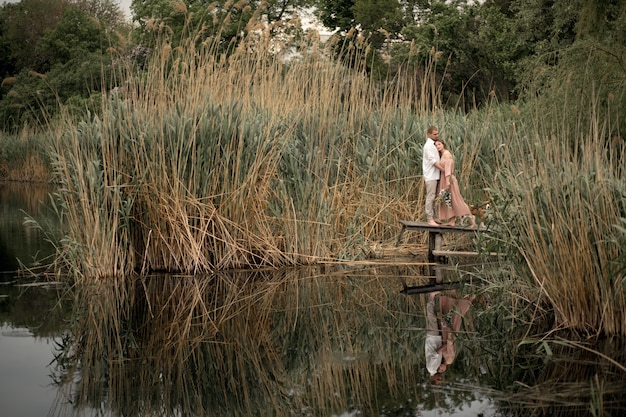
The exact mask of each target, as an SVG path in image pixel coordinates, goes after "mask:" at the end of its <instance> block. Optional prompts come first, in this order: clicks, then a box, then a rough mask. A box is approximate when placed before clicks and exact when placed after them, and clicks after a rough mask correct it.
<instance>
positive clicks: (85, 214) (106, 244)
mask: <svg viewBox="0 0 626 417" xmlns="http://www.w3.org/2000/svg"><path fill="white" fill-rule="evenodd" d="M251 24H252V23H251ZM307 42H308V43H306V44H304V45H302V46H301V47H300V49H299V51H301V54H302V55H301V56H300V57H299V58H296V59H292V60H289V61H287V60H284V59H283V57H282V56H281V55H280V54H276V53H275V52H274V51H276V50H277V49H278V50H280V46H279V45H277V44H276V40H275V39H273V38H270V36H269V29H268V30H267V31H266V32H263V34H262V36H260V37H259V36H257V34H256V33H254V34H251V36H250V37H249V39H247V40H246V41H244V42H243V43H242V44H241V45H239V46H238V47H237V49H236V50H235V51H234V52H233V54H232V55H230V56H224V55H219V54H217V53H216V51H217V47H216V45H217V44H218V43H219V39H218V40H213V41H207V42H206V43H201V44H198V43H196V42H195V39H194V38H190V39H188V41H187V43H186V44H184V47H179V48H174V49H172V48H170V47H169V44H168V43H167V41H165V42H164V43H163V44H162V45H161V47H160V48H158V49H155V55H154V57H153V59H152V60H151V61H150V64H149V68H148V70H147V71H146V72H145V74H142V75H141V76H136V77H135V76H133V75H132V73H131V72H128V73H124V74H122V76H123V77H126V81H127V87H126V88H125V89H123V90H122V91H117V92H115V93H109V94H107V99H106V101H105V102H104V103H103V108H104V109H105V110H104V114H103V116H102V117H101V118H94V119H93V120H90V121H86V122H82V123H80V124H78V125H76V124H75V123H74V122H73V121H72V120H71V119H70V118H69V117H68V118H66V122H67V123H66V124H65V125H64V126H62V127H61V128H59V129H58V131H57V136H58V139H57V140H56V142H55V146H56V152H55V156H56V162H55V170H56V179H57V181H58V182H59V183H60V184H62V187H61V188H60V192H59V206H60V207H63V209H64V211H65V216H67V217H68V220H69V224H70V233H69V235H68V239H67V240H66V241H64V242H63V243H64V247H61V248H60V252H61V256H60V259H61V260H63V261H64V262H62V264H65V265H66V266H67V267H68V269H69V270H70V271H72V272H73V273H74V274H75V275H76V276H80V277H91V278H93V277H105V276H121V275H124V274H126V273H129V272H131V271H138V272H144V273H145V272H147V271H155V270H167V271H182V272H191V273H193V272H203V271H216V270H223V269H227V268H240V267H258V266H280V265H288V264H291V265H293V264H306V263H312V262H316V261H319V260H321V259H329V258H344V259H345V258H355V257H360V256H363V253H365V252H366V249H367V246H368V244H369V241H371V240H381V239H386V238H389V237H390V235H391V234H392V233H393V232H392V231H391V230H390V229H389V224H394V225H395V223H396V220H397V217H398V214H397V213H399V212H402V211H405V212H406V211H407V210H409V211H410V212H409V213H407V214H406V215H407V216H411V217H416V216H417V215H419V213H420V212H419V210H421V209H420V208H418V207H420V204H413V203H412V202H410V200H411V199H414V198H415V196H416V195H418V196H421V190H420V189H419V187H420V185H421V181H420V179H419V176H418V175H419V172H420V169H419V168H418V167H419V162H418V151H419V147H418V146H417V145H416V142H421V139H420V136H421V135H422V134H423V132H424V131H425V129H426V126H427V125H428V124H430V123H434V120H436V119H438V118H439V116H433V117H432V118H431V117H429V120H423V119H419V118H417V116H416V115H415V114H413V113H411V112H410V110H409V108H410V106H408V103H409V102H411V103H414V102H415V101H417V100H418V99H419V98H417V97H406V96H403V95H402V94H399V93H398V92H397V91H394V90H393V89H391V88H393V87H390V90H388V91H383V93H381V92H380V89H379V88H378V87H377V86H375V85H373V84H372V82H371V80H370V79H369V78H368V77H367V75H366V74H365V72H364V70H363V69H362V68H360V67H359V65H354V66H355V67H356V69H354V68H353V69H348V68H346V67H345V66H344V65H342V64H341V62H340V61H336V60H333V59H331V58H330V56H332V54H331V53H330V51H322V50H320V45H319V44H317V43H315V42H314V41H307ZM350 42H361V41H360V40H358V39H350V40H349V41H348V44H347V47H346V48H345V51H346V52H345V53H346V54H349V53H352V51H357V52H355V53H356V54H357V55H354V56H350V57H349V59H350V60H352V61H353V62H355V63H357V64H358V62H360V61H361V60H362V57H361V56H359V55H358V54H359V53H360V52H359V51H361V50H362V49H363V48H350V47H349V44H350ZM334 47H336V45H332V44H331V45H329V46H328V48H334ZM390 85H391V84H390ZM429 97H430V96H429ZM418 198H421V197H418ZM407 201H408V202H409V204H411V205H410V206H407Z"/></svg>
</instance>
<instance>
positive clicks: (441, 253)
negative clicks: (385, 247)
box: [396, 220, 488, 262]
mask: <svg viewBox="0 0 626 417" xmlns="http://www.w3.org/2000/svg"><path fill="white" fill-rule="evenodd" d="M400 224H401V225H402V228H401V229H400V234H398V239H397V241H396V246H398V245H399V244H400V241H401V240H402V236H403V235H404V232H406V231H407V230H416V231H420V232H428V261H429V262H434V261H435V260H436V259H437V258H441V257H447V256H450V255H458V256H477V255H478V252H472V251H448V250H443V249H442V241H443V235H444V233H473V234H476V233H484V232H487V231H488V230H487V229H485V228H476V229H470V228H468V227H460V226H444V225H441V226H431V225H430V224H428V223H426V222H415V221H411V220H400Z"/></svg>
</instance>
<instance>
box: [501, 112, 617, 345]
mask: <svg viewBox="0 0 626 417" xmlns="http://www.w3.org/2000/svg"><path fill="white" fill-rule="evenodd" d="M516 111H517V113H518V116H517V117H513V118H512V119H511V120H510V121H509V122H508V123H503V124H502V127H503V128H504V126H506V124H508V129H507V131H506V132H502V134H501V135H499V136H496V137H494V138H493V139H494V140H492V141H491V143H492V149H493V166H492V167H491V171H492V172H493V183H492V186H491V187H490V192H491V194H492V196H493V198H494V200H495V201H496V205H497V206H498V207H499V210H498V213H497V215H498V216H497V217H498V222H497V223H498V225H499V226H500V227H501V232H502V235H501V237H502V238H503V239H504V240H506V241H507V242H506V243H507V245H508V246H509V247H510V248H511V249H513V250H514V252H515V255H514V256H516V257H517V259H518V260H519V265H525V267H526V268H527V271H528V277H529V278H530V279H531V281H532V282H533V283H534V285H536V286H537V287H538V288H540V290H541V293H542V296H544V297H545V298H546V299H547V300H548V301H549V303H550V305H551V306H552V307H553V308H554V312H555V323H554V325H555V327H557V328H559V327H564V328H574V329H585V330H586V331H588V332H589V333H591V334H624V332H625V331H626V320H625V317H624V302H625V300H624V294H625V292H624V281H623V279H622V278H621V277H620V276H619V275H616V274H615V273H614V268H613V267H612V266H613V263H614V260H615V259H617V258H618V257H619V256H620V255H621V256H623V254H622V251H623V248H620V247H619V245H616V244H615V243H614V238H612V237H614V236H615V234H616V228H615V226H616V225H618V224H619V223H620V218H622V217H624V216H625V215H626V200H625V199H624V196H623V190H624V188H625V185H626V184H625V180H624V170H623V165H622V164H620V163H619V162H618V160H617V159H616V156H617V155H621V154H622V153H623V151H624V149H623V146H622V145H618V146H617V147H615V146H614V145H613V144H610V143H609V142H607V138H609V137H612V135H613V134H614V132H611V131H607V130H605V129H604V126H603V125H601V124H600V120H601V119H600V118H598V117H596V118H595V119H592V120H595V122H596V123H595V124H594V125H592V126H591V129H590V130H589V131H579V132H578V134H577V135H575V136H570V135H569V134H561V133H560V130H559V129H553V126H549V125H548V124H547V123H543V122H542V120H543V119H541V117H542V115H539V114H534V112H533V107H532V106H528V107H525V108H522V109H521V110H520V109H516ZM520 111H521V113H520Z"/></svg>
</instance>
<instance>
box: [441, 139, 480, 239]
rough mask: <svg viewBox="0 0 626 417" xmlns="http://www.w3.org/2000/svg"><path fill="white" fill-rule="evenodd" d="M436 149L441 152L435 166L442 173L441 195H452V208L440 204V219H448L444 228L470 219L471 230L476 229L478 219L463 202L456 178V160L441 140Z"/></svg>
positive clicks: (443, 203) (442, 203)
mask: <svg viewBox="0 0 626 417" xmlns="http://www.w3.org/2000/svg"><path fill="white" fill-rule="evenodd" d="M435 147H436V148H437V151H439V155H440V159H439V162H438V163H437V164H435V166H436V167H437V168H439V171H440V172H441V174H440V177H439V190H440V191H439V192H440V194H441V193H442V192H444V190H447V191H448V192H449V193H450V202H449V203H450V207H448V206H447V205H446V203H445V202H444V201H442V202H441V203H440V204H439V219H441V220H444V219H448V221H447V222H446V223H444V226H454V225H455V224H456V218H457V217H469V219H470V226H469V227H470V229H475V228H476V219H475V217H474V216H472V213H471V211H470V208H469V206H468V205H467V204H466V203H465V200H463V197H462V196H461V191H460V190H459V183H458V181H457V180H456V177H455V176H454V159H453V158H452V154H451V153H450V151H449V150H448V148H447V147H446V144H445V143H443V141H442V140H441V139H437V140H436V141H435Z"/></svg>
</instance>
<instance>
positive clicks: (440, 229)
mask: <svg viewBox="0 0 626 417" xmlns="http://www.w3.org/2000/svg"><path fill="white" fill-rule="evenodd" d="M399 222H400V224H401V225H402V231H401V233H402V232H404V230H421V231H423V232H436V233H476V232H485V231H486V230H485V229H470V228H468V227H461V226H444V225H440V226H431V225H430V224H428V223H426V222H414V221H411V220H400V221H399Z"/></svg>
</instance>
